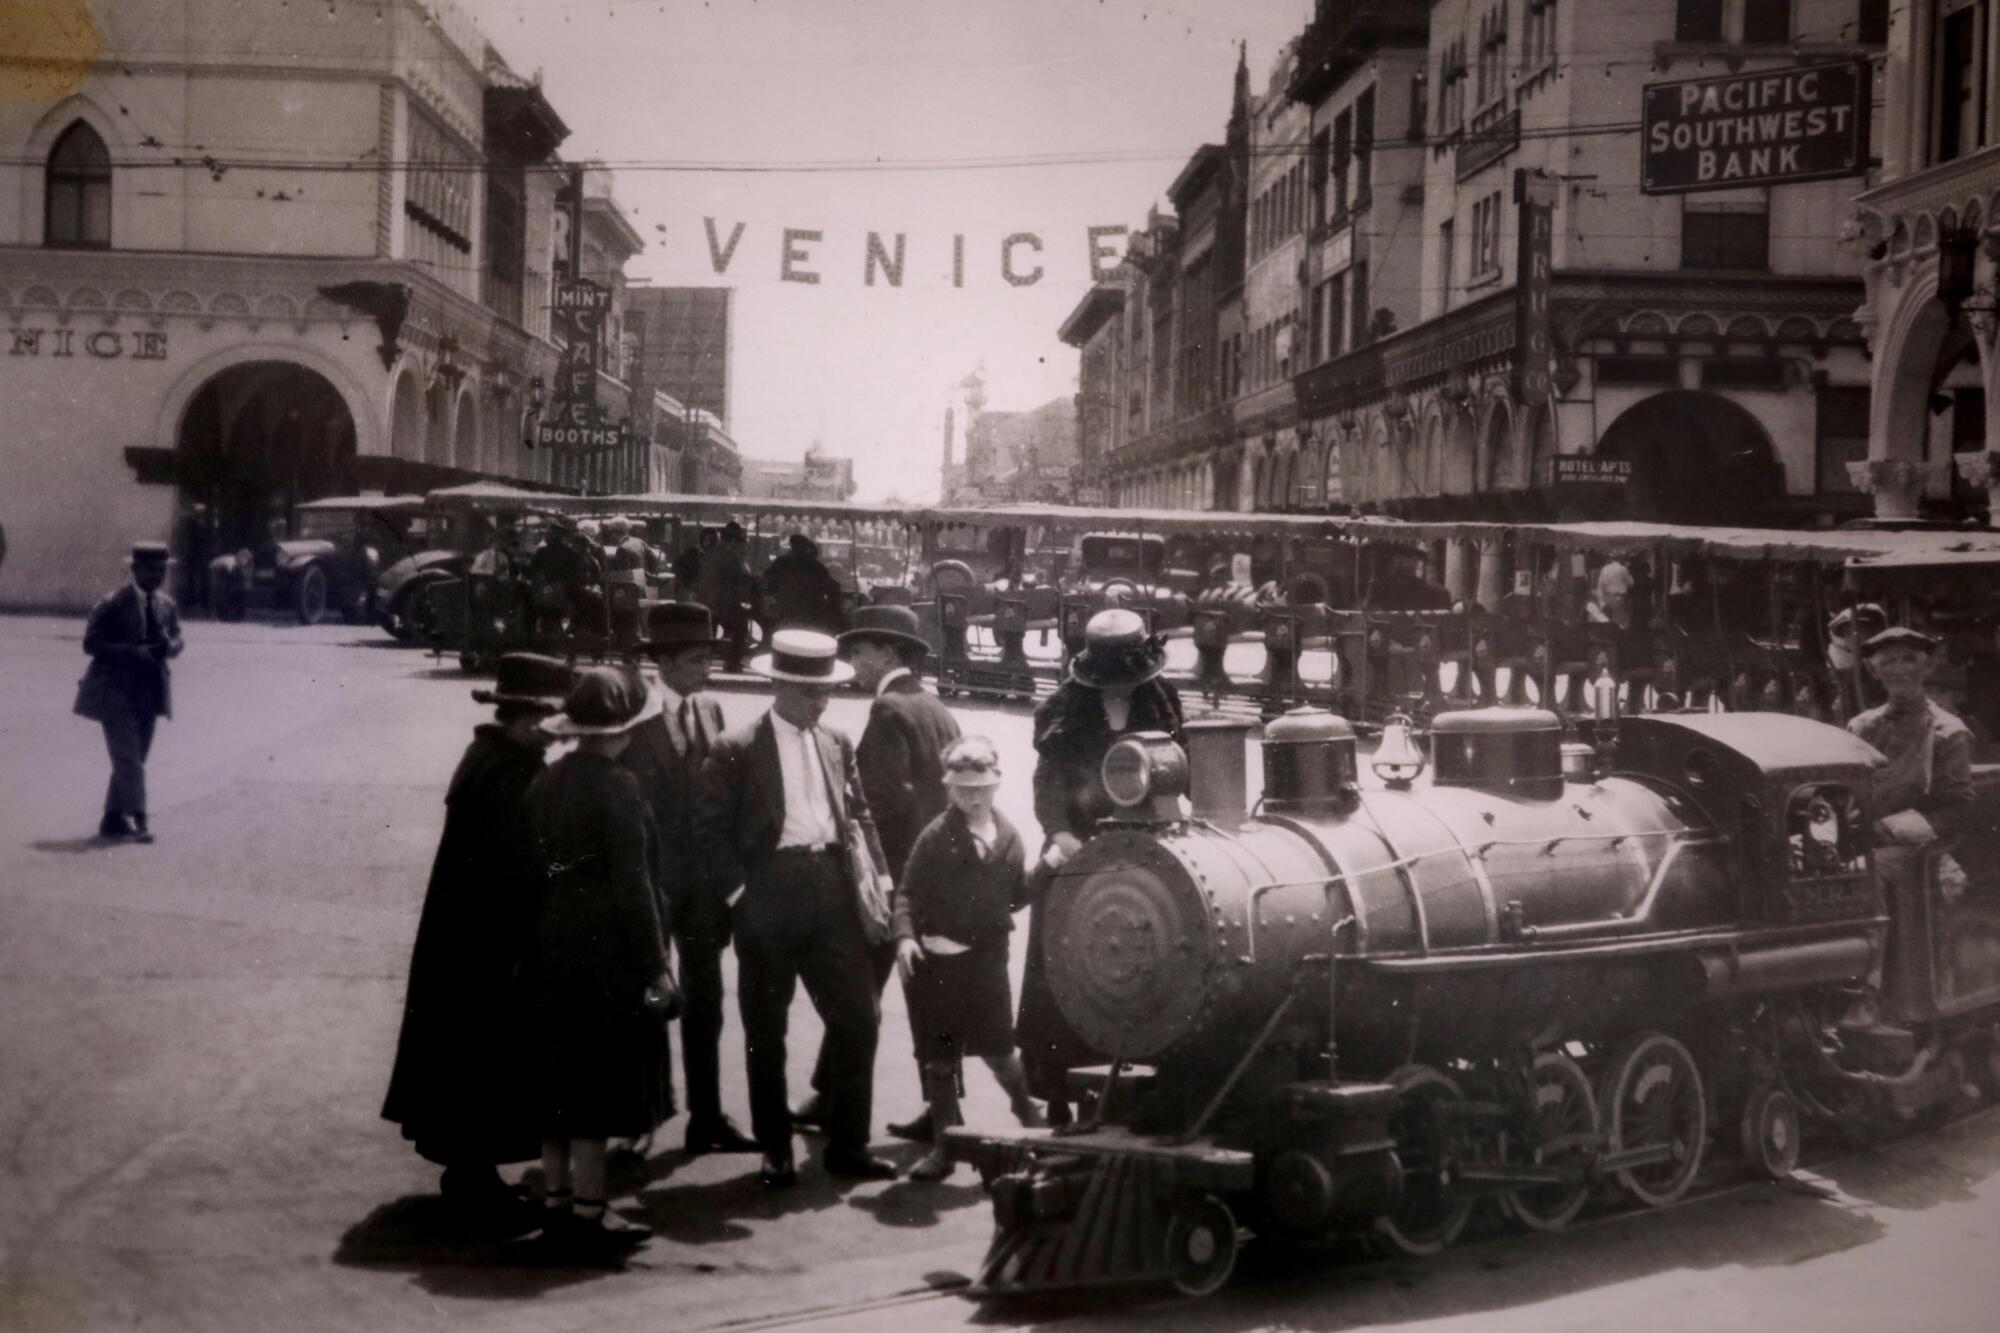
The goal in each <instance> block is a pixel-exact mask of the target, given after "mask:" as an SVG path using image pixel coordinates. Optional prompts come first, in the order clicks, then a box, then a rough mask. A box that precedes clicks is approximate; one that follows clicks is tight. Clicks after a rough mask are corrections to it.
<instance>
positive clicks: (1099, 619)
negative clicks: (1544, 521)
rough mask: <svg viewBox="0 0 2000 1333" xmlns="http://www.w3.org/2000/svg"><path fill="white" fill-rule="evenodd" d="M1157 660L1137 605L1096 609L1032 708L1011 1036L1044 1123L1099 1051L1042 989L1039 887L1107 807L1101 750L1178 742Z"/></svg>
mask: <svg viewBox="0 0 2000 1333" xmlns="http://www.w3.org/2000/svg"><path fill="white" fill-rule="evenodd" d="M1166 665H1167V654H1166V646H1165V644H1164V643H1163V642H1162V641H1161V639H1160V636H1158V635H1156V634H1153V633H1151V632H1150V631H1149V630H1148V628H1147V626H1146V622H1145V620H1144V619H1143V618H1142V617H1141V616H1140V615H1139V613H1138V612H1136V611H1128V610H1125V609H1123V608H1113V609H1112V610H1108V611H1099V612H1098V613H1097V614H1096V615H1094V616H1092V617H1091V618H1090V623H1089V625H1087V626H1086V627H1085V628H1084V648H1083V651H1082V652H1080V653H1078V654H1077V655H1076V660H1075V661H1074V662H1072V663H1071V664H1070V673H1069V677H1068V679H1066V680H1064V681H1063V682H1062V684H1061V685H1059V686H1057V687H1056V692H1055V693H1054V694H1052V695H1050V696H1049V698H1048V699H1047V701H1045V702H1044V703H1043V704H1042V705H1041V707H1039V708H1037V709H1036V710H1035V754H1036V763H1035V820H1036V822H1038V823H1039V824H1040V825H1041V826H1042V837H1043V839H1044V842H1043V847H1042V857H1041V860H1040V861H1039V862H1038V863H1037V866H1036V871H1035V874H1034V875H1033V876H1032V881H1033V882H1032V883H1031V885H1030V896H1031V899H1032V900H1033V906H1032V910H1031V911H1030V912H1029V914H1028V963H1027V969H1026V971H1025V972H1024V973H1023V974H1022V977H1021V1014H1020V1020H1019V1025H1018V1035H1019V1038H1020V1043H1021V1057H1022V1062H1023V1063H1024V1064H1025V1065H1026V1066H1027V1070H1028V1086H1029V1088H1030V1089H1031V1090H1033V1092H1034V1093H1035V1095H1036V1096H1039V1097H1044V1098H1046V1099H1047V1100H1048V1103H1049V1122H1050V1123H1051V1124H1057V1125H1060V1124H1064V1123H1066V1122H1067V1121H1068V1118H1069V1104H1068V1096H1067V1092H1066V1090H1065V1088H1064V1080H1065V1079H1066V1078H1067V1076H1068V1073H1069V1071H1070V1070H1071V1069H1073V1068H1075V1067H1076V1066H1078V1065H1084V1064H1092V1063H1097V1062H1100V1061H1102V1060H1103V1059H1104V1056H1103V1055H1102V1054H1101V1053H1099V1052H1096V1051H1093V1050H1092V1049H1091V1048H1090V1047H1089V1046H1088V1045H1086V1044H1085V1043H1084V1041H1083V1039H1082V1038H1081V1037H1079V1036H1077V1035H1076V1033H1075V1032H1074V1031H1072V1030H1071V1028H1070V1026H1069V1024H1068V1023H1067V1022H1065V1021H1064V1019H1063V1016H1062V1013H1061V1012H1060V1011H1059V1010H1058V1009H1057V1008H1056V1004H1055V997H1054V995H1052V994H1051V993H1050V991H1049V985H1048V978H1047V975H1046V973H1045V971H1044V968H1043V965H1042V905H1041V902H1040V898H1041V894H1042V892H1043V891H1045V890H1046V887H1047V885H1048V883H1049V882H1050V881H1051V880H1052V879H1053V877H1054V874H1055V872H1056V871H1057V870H1059V869H1060V868H1061V867H1062V865H1063V863H1064V862H1065V861H1067V860H1069V858H1070V857H1072V856H1074V855H1075V854H1076V852H1077V849H1078V848H1080V847H1082V846H1083V843H1084V840H1085V839H1087V838H1089V837H1090V835H1091V833H1092V832H1093V831H1094V830H1095V829H1096V827H1097V821H1098V820H1100V819H1103V818H1104V817H1105V816H1107V815H1109V814H1110V813H1112V810H1113V808H1114V807H1113V805H1112V802H1111V797H1110V795H1109V794H1108V793H1106V791H1105V790H1104V779H1103V777H1102V776H1101V773H1100V770H1101V769H1102V767H1103V765H1104V754H1105V751H1107V750H1109V749H1110V748H1111V747H1112V746H1113V745H1115V744H1117V743H1118V742H1119V741H1121V740H1123V739H1124V738H1125V737H1127V736H1129V735H1131V734H1133V733H1134V732H1140V731H1162V732H1165V733H1167V734H1168V735H1170V736H1172V737H1173V738H1174V740H1175V741H1176V742H1177V743H1179V744H1180V745H1182V746H1183V747H1185V746H1186V744H1187V740H1186V738H1185V737H1184V736H1183V735H1182V734H1181V723H1182V715H1181V697H1180V694H1179V693H1178V692H1177V691H1176V690H1175V689H1174V687H1173V686H1172V685H1171V684H1169V683H1168V682H1167V681H1166V680H1164V679H1162V678H1161V675H1160V673H1161V672H1162V671H1164V670H1165V669H1166Z"/></svg>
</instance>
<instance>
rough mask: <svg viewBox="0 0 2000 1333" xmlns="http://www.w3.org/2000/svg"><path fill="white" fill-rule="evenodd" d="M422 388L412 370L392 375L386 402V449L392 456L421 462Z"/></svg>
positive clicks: (424, 423)
mask: <svg viewBox="0 0 2000 1333" xmlns="http://www.w3.org/2000/svg"><path fill="white" fill-rule="evenodd" d="M425 429H426V422H425V418H424V391H423V388H422V386H420V385H419V384H418V383H417V374H416V372H415V371H414V370H410V369H407V368H406V369H405V370H404V371H403V373H402V374H400V375H398V376H397V377H396V392H395V394H394V396H393V397H392V398H391V399H390V404H389V452H390V454H391V456H393V457H396V458H402V459H407V460H408V461H410V462H412V463H421V462H422V461H423V458H424V432H425Z"/></svg>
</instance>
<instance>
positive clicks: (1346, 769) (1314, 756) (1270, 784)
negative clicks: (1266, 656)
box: [1264, 706, 1358, 815]
mask: <svg viewBox="0 0 2000 1333" xmlns="http://www.w3.org/2000/svg"><path fill="white" fill-rule="evenodd" d="M1354 752H1355V745H1354V728H1353V727H1352V726H1350V725H1348V721H1347V719H1346V718H1344V717H1341V716H1339V715H1338V714H1336V713H1329V712H1328V711H1327V710H1326V709H1324V708H1313V707H1310V706H1306V707H1301V708H1294V709H1292V710H1291V711H1290V712H1288V713H1286V714H1284V715H1283V716H1282V717H1280V718H1278V719H1277V720H1276V721H1275V722H1273V723H1271V725H1270V726H1268V727H1266V728H1264V808H1265V809H1266V810H1268V811H1270V812H1271V813H1273V814H1298V815H1326V814H1338V813H1340V812H1341V811H1343V810H1346V809H1349V808H1350V807H1352V806H1353V804H1354V802H1355V800H1356V793H1357V791H1358V785H1357V783H1356V768H1355V753H1354Z"/></svg>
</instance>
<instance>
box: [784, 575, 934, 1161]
mask: <svg viewBox="0 0 2000 1333" xmlns="http://www.w3.org/2000/svg"><path fill="white" fill-rule="evenodd" d="M929 652H930V645H929V644H928V643H926V642H924V639H923V636H922V635H920V634H918V633H917V613H916V612H915V611H912V610H911V609H910V608H909V607H907V606H864V607H861V608H859V609H858V610H856V611H855V613H854V628H852V629H850V630H848V631H847V632H846V633H845V634H842V635H841V636H840V654H841V656H842V657H844V658H846V659H847V661H848V662H849V663H850V664H851V665H852V666H853V667H854V681H855V684H857V685H859V686H860V687H861V688H862V689H864V690H867V691H869V692H870V693H871V694H873V695H874V696H875V702H874V703H873V704H872V705H870V706H869V709H868V725H867V726H866V727H865V728H863V729H862V732H861V740H860V741H859V742H858V743H857V744H856V745H855V747H854V758H855V763H856V765H857V767H858V768H859V769H860V772H861V792H862V795H864V796H866V797H867V798H868V811H869V813H870V814H872V815H873V816H874V817H875V830H876V832H877V833H879V834H880V835H881V838H882V854H883V855H884V856H885V857H887V858H888V861H889V874H890V876H891V877H892V878H893V879H894V880H895V881H896V883H898V884H901V883H902V882H903V865H904V863H905V862H907V861H908V860H909V859H910V848H911V847H913V846H915V845H916V841H917V835H918V834H919V833H921V832H923V830H924V827H925V826H926V825H928V824H929V823H930V822H931V821H932V820H933V819H936V818H937V817H938V816H939V815H940V814H943V813H944V808H945V792H944V758H943V756H944V749H945V747H946V746H947V745H950V744H951V743H952V742H953V741H955V740H957V739H958V735H959V731H958V719H956V718H954V717H953V716H952V715H951V710H950V709H949V708H946V707H945V706H944V704H943V703H941V702H940V701H939V700H938V697H937V696H936V695H935V694H932V693H931V692H930V691H929V690H926V689H925V688H924V686H923V682H922V681H921V680H920V679H919V678H918V672H920V671H921V670H922V669H923V665H924V658H925V657H926V656H927V655H928V654H929ZM875 954H876V956H875V993H876V995H878V996H879V995H881V993H882V988H883V987H884V986H885V985H887V984H888V981H889V973H890V972H892V971H894V970H895V966H896V946H895V943H894V941H885V942H883V943H882V944H880V945H878V946H876V950H875ZM826 1055H827V1052H826V1047H825V1046H824V1045H822V1046H821V1047H820V1060H819V1064H818V1065H817V1066H816V1067H815V1068H814V1070H813V1088H814V1092H813V1095H812V1096H811V1097H809V1098H807V1099H806V1103H805V1105H803V1106H801V1107H799V1108H797V1109H796V1110H794V1111H793V1112H792V1119H793V1120H796V1121H799V1122H800V1123H803V1124H815V1125H816V1124H819V1123H820V1115H821V1107H822V1100H821V1097H820V1094H819V1091H818V1090H819V1089H820V1088H822V1087H824V1086H825V1082H826V1079H825V1074H826V1063H827V1060H826ZM889 1132H890V1133H891V1134H893V1135H895V1136H896V1137H897V1138H899V1139H914V1140H917V1141H919V1142H927V1141H929V1139H930V1138H931V1137H932V1135H931V1123H930V1113H929V1112H928V1111H926V1112H924V1114H922V1115H919V1116H918V1117H917V1118H916V1119H914V1120H909V1121H905V1122H903V1123H901V1124H892V1125H890V1126H889Z"/></svg>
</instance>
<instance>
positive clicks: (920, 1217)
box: [847, 1176, 986, 1228]
mask: <svg viewBox="0 0 2000 1333" xmlns="http://www.w3.org/2000/svg"><path fill="white" fill-rule="evenodd" d="M984 1202H986V1191H985V1190H984V1189H983V1188H981V1187H980V1184H979V1179H978V1177H976V1176H973V1177H969V1178H968V1180H960V1181H956V1182H954V1181H950V1180H941V1181H933V1182H930V1183H925V1182H924V1181H920V1180H899V1181H897V1182H896V1183H895V1184H893V1185H891V1186H889V1188H887V1189H885V1190H883V1191H882V1192H881V1193H880V1194H868V1195H860V1196H857V1197H855V1198H852V1199H849V1200H848V1201H847V1206H848V1207H849V1208H854V1209H858V1210H859V1211H861V1212H864V1213H868V1214H870V1215H871V1216H873V1217H874V1219H875V1220H876V1221H877V1222H880V1223H881V1224H882V1225H884V1226H890V1227H906V1228H916V1227H934V1226H936V1225H937V1224H938V1223H939V1222H940V1221H941V1220H942V1219H943V1215H944V1214H945V1213H950V1212H956V1211H957V1210H959V1209H960V1208H970V1207H972V1206H973V1205H975V1204H981V1203H984Z"/></svg>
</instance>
